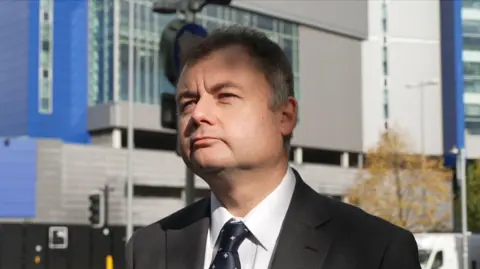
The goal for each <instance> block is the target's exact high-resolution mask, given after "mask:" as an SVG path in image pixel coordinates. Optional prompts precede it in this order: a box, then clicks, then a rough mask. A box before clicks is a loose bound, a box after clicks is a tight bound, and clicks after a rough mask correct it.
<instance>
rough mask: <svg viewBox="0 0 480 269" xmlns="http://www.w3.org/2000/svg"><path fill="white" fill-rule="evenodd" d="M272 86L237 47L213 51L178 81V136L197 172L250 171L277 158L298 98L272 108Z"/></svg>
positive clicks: (182, 151)
mask: <svg viewBox="0 0 480 269" xmlns="http://www.w3.org/2000/svg"><path fill="white" fill-rule="evenodd" d="M271 98H272V89H271V87H270V85H269V83H268V81H267V80H266V78H265V76H264V75H263V74H262V73H261V72H260V71H259V69H257V68H256V67H255V66H254V64H253V62H252V59H251V58H250V57H249V55H248V54H247V53H246V52H245V51H244V50H243V49H241V48H239V47H229V48H226V49H222V50H218V51H216V52H213V53H212V54H210V55H209V56H208V57H205V58H203V59H201V60H200V61H198V62H196V63H195V64H193V65H191V66H187V67H186V68H185V69H184V70H183V72H182V75H181V77H180V79H179V83H178V88H177V100H178V102H177V104H178V109H179V122H178V128H179V139H180V146H181V147H180V149H181V155H182V157H183V159H184V161H185V163H186V164H187V165H188V166H189V167H190V168H192V169H193V171H194V172H195V173H197V174H201V173H202V172H207V171H211V170H213V171H218V170H222V169H226V168H240V169H249V168H255V167H259V166H262V165H264V164H267V163H269V162H272V161H274V160H275V159H278V156H281V154H283V152H284V151H283V150H284V149H283V136H284V135H287V134H290V133H291V132H292V130H293V128H294V126H295V122H296V109H297V107H296V106H297V105H296V101H295V100H294V99H293V98H291V99H290V100H289V102H288V103H287V104H286V105H283V106H280V107H279V108H278V109H275V110H272V109H271V106H270V104H271V100H272V99H271Z"/></svg>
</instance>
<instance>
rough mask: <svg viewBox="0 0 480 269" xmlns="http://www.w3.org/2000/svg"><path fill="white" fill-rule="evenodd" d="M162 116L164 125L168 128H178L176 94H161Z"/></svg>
mask: <svg viewBox="0 0 480 269" xmlns="http://www.w3.org/2000/svg"><path fill="white" fill-rule="evenodd" d="M160 105H161V113H162V115H161V117H162V127H163V128H168V129H174V130H176V129H177V103H176V100H175V94H172V93H166V92H164V93H162V95H161V101H160Z"/></svg>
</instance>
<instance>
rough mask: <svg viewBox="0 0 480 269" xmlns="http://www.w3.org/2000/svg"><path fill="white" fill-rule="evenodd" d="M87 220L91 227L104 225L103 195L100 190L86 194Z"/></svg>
mask: <svg viewBox="0 0 480 269" xmlns="http://www.w3.org/2000/svg"><path fill="white" fill-rule="evenodd" d="M88 200H89V207H88V210H89V213H90V216H89V218H88V219H89V221H90V224H91V225H92V227H93V228H102V227H103V226H104V225H105V196H104V195H103V193H101V192H97V193H93V194H90V195H89V196H88Z"/></svg>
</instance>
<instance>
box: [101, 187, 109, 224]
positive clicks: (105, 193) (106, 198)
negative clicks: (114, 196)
mask: <svg viewBox="0 0 480 269" xmlns="http://www.w3.org/2000/svg"><path fill="white" fill-rule="evenodd" d="M109 194H110V187H109V186H108V184H106V185H105V187H104V188H103V197H104V203H105V205H104V208H105V213H104V214H105V224H104V226H105V227H108V217H109V216H108V215H109V214H108V211H109V208H108V206H109V199H110V197H109Z"/></svg>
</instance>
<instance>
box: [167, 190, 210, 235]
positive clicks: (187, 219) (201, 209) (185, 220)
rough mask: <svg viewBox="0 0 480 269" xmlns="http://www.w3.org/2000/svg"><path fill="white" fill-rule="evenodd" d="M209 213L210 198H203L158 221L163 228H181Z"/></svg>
mask: <svg viewBox="0 0 480 269" xmlns="http://www.w3.org/2000/svg"><path fill="white" fill-rule="evenodd" d="M209 215H210V198H208V197H207V198H203V199H201V200H199V201H197V202H195V203H193V204H191V205H189V206H186V207H184V208H182V209H180V210H178V211H176V212H174V213H172V214H171V215H169V216H167V217H165V218H163V219H161V220H159V221H158V223H159V224H160V225H161V226H162V228H163V229H165V230H168V229H175V230H176V229H182V228H184V227H185V226H188V225H190V224H192V223H194V222H196V221H198V220H200V219H202V218H205V217H207V216H209Z"/></svg>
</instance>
